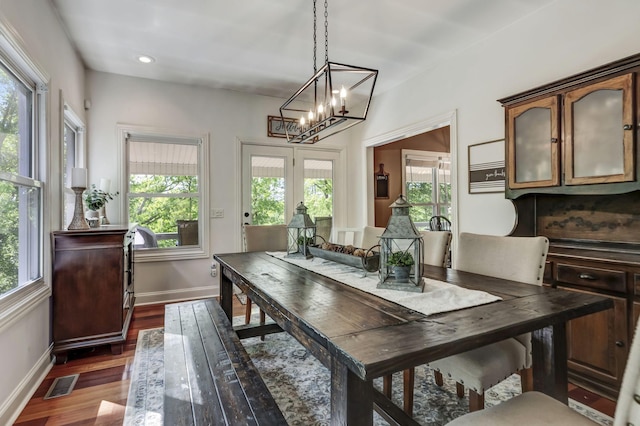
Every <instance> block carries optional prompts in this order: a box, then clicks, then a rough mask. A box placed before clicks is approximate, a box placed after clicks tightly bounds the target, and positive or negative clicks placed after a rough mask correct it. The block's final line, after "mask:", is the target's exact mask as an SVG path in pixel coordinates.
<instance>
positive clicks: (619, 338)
mask: <svg viewBox="0 0 640 426" xmlns="http://www.w3.org/2000/svg"><path fill="white" fill-rule="evenodd" d="M562 288H563V290H570V291H576V292H581V291H579V290H575V289H570V288H566V287H562ZM611 299H613V303H614V306H613V308H612V309H609V310H606V311H602V312H598V313H595V314H591V315H587V316H584V317H580V318H577V319H574V320H571V321H569V322H568V323H567V356H568V367H569V370H570V372H571V373H572V374H571V377H574V378H575V377H576V376H577V377H578V378H579V380H580V381H586V382H587V383H590V384H592V385H595V386H596V387H598V388H600V389H602V390H605V393H606V394H608V395H609V396H613V395H616V394H617V392H618V391H619V389H620V384H621V380H622V374H623V372H624V366H625V364H626V360H627V352H628V344H629V342H627V301H626V299H624V298H621V297H613V296H612V297H611Z"/></svg>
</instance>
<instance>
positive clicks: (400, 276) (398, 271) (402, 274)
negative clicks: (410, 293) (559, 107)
mask: <svg viewBox="0 0 640 426" xmlns="http://www.w3.org/2000/svg"><path fill="white" fill-rule="evenodd" d="M410 272H411V266H394V267H393V275H394V276H395V277H396V279H397V280H408V279H409V273H410Z"/></svg>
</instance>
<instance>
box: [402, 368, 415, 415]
mask: <svg viewBox="0 0 640 426" xmlns="http://www.w3.org/2000/svg"><path fill="white" fill-rule="evenodd" d="M403 379H404V412H405V413H407V415H408V416H409V417H413V385H414V382H415V368H408V369H406V370H404V375H403Z"/></svg>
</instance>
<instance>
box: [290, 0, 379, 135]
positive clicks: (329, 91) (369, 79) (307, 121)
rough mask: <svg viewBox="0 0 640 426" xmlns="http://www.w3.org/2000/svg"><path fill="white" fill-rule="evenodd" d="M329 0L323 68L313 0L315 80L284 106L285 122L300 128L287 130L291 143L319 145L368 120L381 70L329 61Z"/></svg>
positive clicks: (307, 83) (326, 10)
mask: <svg viewBox="0 0 640 426" xmlns="http://www.w3.org/2000/svg"><path fill="white" fill-rule="evenodd" d="M327 1H328V0H325V2H324V65H323V66H322V68H320V69H319V70H318V69H317V65H316V54H317V39H316V33H317V19H316V0H313V77H311V79H309V81H307V82H306V83H305V84H304V85H303V86H302V87H301V88H300V89H298V90H297V91H296V93H295V94H294V95H293V96H291V97H290V98H289V99H288V100H287V101H286V102H285V103H284V104H283V105H282V106H281V107H280V116H281V117H282V121H283V122H285V121H286V120H285V119H291V118H294V119H296V120H298V122H297V124H298V125H297V129H296V130H294V129H289V128H288V126H284V127H285V132H286V136H287V141H288V142H289V143H305V144H311V143H316V142H318V141H320V140H322V139H325V138H326V137H328V136H332V135H335V134H336V133H339V132H342V131H343V130H346V129H348V128H349V127H351V126H354V125H356V124H358V123H360V122H362V121H364V120H365V119H366V118H367V111H368V110H369V105H370V104H371V97H372V96H373V88H374V86H375V84H376V78H377V77H378V71H377V70H373V69H370V68H363V67H356V66H353V65H345V64H339V63H336V62H329V30H328V28H329V27H328V20H327V18H328V16H329V15H328V4H327Z"/></svg>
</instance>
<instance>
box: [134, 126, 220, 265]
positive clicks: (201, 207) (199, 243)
mask: <svg viewBox="0 0 640 426" xmlns="http://www.w3.org/2000/svg"><path fill="white" fill-rule="evenodd" d="M125 146H126V150H125V152H126V155H127V162H126V163H127V172H128V179H127V185H128V187H127V206H128V217H129V223H136V224H137V225H138V228H137V232H136V241H135V243H134V247H135V248H136V250H140V251H141V252H144V251H151V252H155V253H158V252H162V251H165V252H167V251H171V252H172V253H173V254H174V255H177V256H180V253H184V252H185V250H191V252H190V253H193V250H194V249H196V250H197V251H198V252H199V253H204V252H205V251H206V250H204V247H205V246H206V245H205V244H204V243H205V241H204V240H203V238H204V236H205V235H206V232H205V229H204V227H205V226H207V223H206V221H204V220H202V218H206V217H207V215H206V214H205V212H207V211H208V207H207V206H206V205H205V204H206V202H205V198H204V194H206V186H207V185H206V182H207V177H206V174H205V171H206V167H205V164H204V162H205V159H206V155H205V152H206V138H191V137H180V136H171V135H161V134H152V133H144V132H134V131H130V132H126V133H125ZM205 255H206V254H205Z"/></svg>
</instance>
